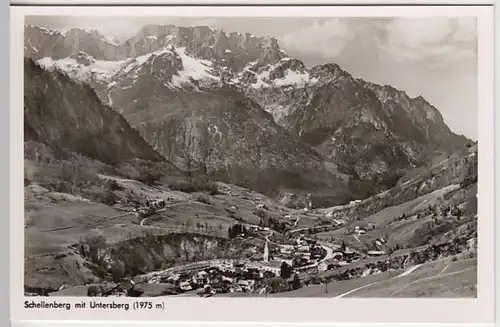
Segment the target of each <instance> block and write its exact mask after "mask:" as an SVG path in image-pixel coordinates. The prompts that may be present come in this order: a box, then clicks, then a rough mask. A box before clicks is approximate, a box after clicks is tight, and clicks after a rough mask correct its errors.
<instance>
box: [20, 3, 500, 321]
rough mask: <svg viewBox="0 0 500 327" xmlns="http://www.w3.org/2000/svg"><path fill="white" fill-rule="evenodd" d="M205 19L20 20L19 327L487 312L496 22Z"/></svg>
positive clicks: (257, 15) (470, 18)
mask: <svg viewBox="0 0 500 327" xmlns="http://www.w3.org/2000/svg"><path fill="white" fill-rule="evenodd" d="M193 8H194V7H193ZM195 9H196V10H193V11H188V8H167V7H164V8H154V7H151V8H147V9H144V8H143V9H140V7H136V8H126V7H122V8H118V7H117V8H115V9H112V8H110V7H102V8H99V7H96V8H92V7H88V8H75V7H73V8H64V9H62V8H44V9H43V8H41V7H40V8H37V9H35V8H29V9H23V10H24V11H21V10H18V14H16V15H15V17H14V18H13V20H12V22H13V23H11V24H17V25H15V26H16V28H17V29H18V31H17V34H15V35H13V36H12V40H13V41H11V42H12V43H11V47H15V48H16V49H17V50H16V51H18V52H16V53H17V55H16V56H15V57H14V59H12V60H14V61H13V64H12V66H11V71H14V69H17V70H16V71H15V72H16V74H17V75H18V77H17V79H15V80H13V82H12V87H18V88H19V90H18V91H16V92H19V96H17V95H14V98H15V99H16V100H14V101H15V102H13V104H12V106H14V108H15V109H12V110H13V111H14V110H15V112H18V113H19V114H18V116H19V117H18V118H13V119H14V120H11V126H12V123H15V124H16V126H18V127H15V128H12V127H11V131H12V133H17V134H19V136H18V138H19V141H18V144H19V150H17V151H18V156H17V158H18V159H19V163H18V164H17V165H15V167H14V168H15V169H17V170H15V171H13V173H12V174H13V175H12V176H18V177H19V178H17V177H13V179H12V183H14V184H12V183H11V188H12V193H11V194H12V196H13V197H17V196H19V199H18V201H19V204H18V205H17V206H16V207H15V209H14V210H18V211H19V213H18V217H13V216H12V214H11V222H12V221H14V223H13V227H12V228H11V235H13V234H12V233H14V232H15V233H17V234H16V235H13V237H14V238H15V239H14V240H13V241H12V242H14V243H15V245H17V246H18V250H12V252H11V260H17V261H18V262H19V263H17V262H15V263H14V261H12V262H13V266H12V267H11V269H12V270H11V271H12V272H11V274H12V276H13V277H12V278H13V279H11V285H17V286H11V291H17V293H16V294H17V295H16V296H17V298H18V300H16V301H19V303H17V302H16V304H14V306H15V308H14V310H16V311H15V312H16V314H17V315H18V316H19V317H22V314H21V313H22V312H26V314H28V313H30V314H33V316H32V317H33V319H52V318H51V317H52V316H51V313H50V312H56V311H50V310H52V309H53V310H56V309H57V308H58V309H57V314H58V317H59V314H60V316H61V317H62V316H64V317H65V318H64V319H100V318H98V317H101V314H102V315H103V316H102V317H104V315H105V316H106V318H105V319H111V317H115V318H116V319H129V318H127V317H132V316H134V317H136V318H137V319H156V320H162V319H170V320H173V321H181V320H185V319H188V318H189V317H190V314H188V313H189V310H191V311H192V315H193V316H192V317H195V316H196V317H197V318H196V319H194V320H196V321H201V320H200V319H202V317H204V321H205V320H213V319H217V320H219V316H220V317H221V318H220V319H221V320H220V321H226V320H228V319H236V318H237V317H239V315H240V314H241V312H240V313H238V312H239V311H238V310H243V309H239V308H245V307H247V306H252V307H253V308H254V309H253V311H255V313H254V314H250V313H248V317H247V318H248V319H250V320H252V321H253V320H255V319H257V320H256V321H261V320H265V321H277V320H275V319H278V318H272V317H274V316H272V315H271V313H269V314H268V313H265V312H264V311H262V310H265V309H266V308H267V309H268V310H271V307H272V308H274V309H273V310H274V311H275V314H276V315H275V316H276V317H277V316H278V314H279V315H280V317H281V318H283V317H285V320H287V321H288V320H289V321H297V319H306V318H307V317H305V316H304V317H303V318H298V317H299V315H300V314H301V313H300V312H302V315H306V312H309V313H308V314H307V315H310V316H311V317H310V318H311V319H313V320H314V321H324V322H326V321H333V320H335V319H337V320H339V321H345V322H347V321H351V320H352V319H353V317H351V316H352V314H354V315H355V316H356V315H357V314H356V313H355V311H352V310H353V309H352V308H351V311H348V308H349V307H351V306H352V304H350V305H347V302H349V301H346V299H366V300H367V301H369V299H372V300H376V301H372V302H366V303H365V304H366V308H367V309H366V310H365V309H363V308H364V307H363V306H360V307H359V310H361V311H364V310H365V312H366V315H362V316H363V317H361V318H360V319H358V320H359V322H362V321H368V320H367V319H370V318H369V317H374V316H375V315H376V313H377V312H378V313H380V314H379V316H380V317H382V316H381V314H382V313H383V311H380V310H383V309H382V308H383V307H385V308H386V309H387V306H388V305H389V306H390V307H392V308H393V310H394V311H395V312H397V313H401V314H402V312H403V311H404V310H403V309H405V308H406V309H405V310H407V311H408V312H409V314H413V316H414V317H415V319H417V318H419V319H423V320H422V321H424V320H425V319H426V318H425V316H426V315H423V314H422V313H420V314H419V313H418V310H416V307H413V309H411V308H412V306H411V305H409V304H408V303H409V302H405V300H411V299H422V300H427V301H432V300H433V299H435V300H439V301H444V302H429V303H428V305H429V308H435V309H434V310H432V309H431V310H429V309H427V310H425V309H424V311H425V312H428V315H427V317H431V316H433V315H434V317H436V316H437V314H438V313H439V312H438V311H439V310H437V307H436V306H435V305H437V303H442V305H441V309H440V311H442V312H441V313H443V312H444V313H446V312H448V313H449V314H451V313H452V312H455V313H454V314H456V315H455V317H454V318H455V320H456V319H459V318H458V317H460V316H464V317H465V316H466V315H472V314H473V313H472V311H473V310H474V308H475V309H478V310H483V315H482V316H481V317H483V318H482V319H489V318H487V317H490V316H489V311H488V313H486V310H489V309H491V308H492V307H490V305H492V303H493V302H492V299H493V298H492V296H493V295H492V294H493V293H492V292H493V291H492V289H493V286H492V285H493V284H492V281H493V278H494V275H493V261H492V260H493V247H492V244H493V240H494V238H493V219H494V212H493V205H494V201H493V199H494V196H493V193H492V192H493V161H492V160H493V143H492V140H493V127H492V126H490V125H488V124H489V123H490V122H492V119H493V109H492V107H493V100H492V99H493V95H492V85H493V83H492V78H491V79H490V75H488V74H489V73H490V72H491V71H492V68H491V67H489V66H488V65H490V61H491V62H492V59H491V58H492V55H491V53H492V50H490V48H488V46H489V45H491V43H489V41H488V40H489V39H488V37H489V36H488V34H487V32H488V31H487V30H488V28H489V26H490V25H488V24H493V23H492V21H491V22H490V21H489V20H488V17H489V16H487V15H486V14H484V13H483V12H480V10H479V9H478V11H477V12H475V11H474V10H472V9H470V10H469V11H467V10H465V9H463V10H460V11H459V10H457V11H456V12H454V11H445V9H446V8H441V10H438V8H434V9H429V10H428V14H427V15H426V14H425V13H426V12H425V11H424V9H423V8H414V9H412V8H411V7H408V8H406V9H401V11H400V12H398V11H397V10H396V8H390V9H392V10H389V9H387V10H386V11H384V10H382V9H383V8H380V9H379V10H378V11H377V9H374V11H373V12H368V11H366V10H365V11H363V10H362V9H361V8H354V7H353V8H344V9H338V10H337V11H335V10H333V9H332V10H331V11H330V12H328V11H327V10H326V9H323V10H321V8H320V7H318V8H317V10H316V14H315V12H313V9H315V8H299V7H297V8H294V9H293V8H285V7H283V8H278V7H276V8H271V7H269V8H265V7H260V8H259V7H258V6H255V7H249V8H247V9H243V7H242V8H228V7H227V8H223V6H221V7H207V8H202V7H199V8H195ZM292 9H293V10H292ZM348 9H349V10H350V11H349V10H348ZM231 10H232V11H231ZM232 12H234V14H232ZM106 13H109V15H107V14H106ZM329 13H331V14H329ZM448 13H449V14H448ZM481 15H482V16H481ZM21 20H22V22H21ZM12 26H14V25H12ZM21 26H22V27H21ZM491 26H492V25H491ZM21 29H22V31H21ZM491 33H492V32H491ZM21 48H22V49H21ZM12 51H14V50H12ZM489 51H490V52H491V53H488V52H489ZM21 57H22V58H23V59H22V60H21ZM21 61H22V62H21ZM21 76H22V77H21ZM490 84H491V85H490ZM11 92H14V91H11ZM16 94H17V93H16ZM21 107H23V112H24V114H23V116H21V115H20V112H21ZM16 130H17V131H16ZM17 134H16V135H17ZM21 140H22V141H21ZM21 149H22V150H21ZM21 160H23V161H22V162H21ZM21 176H22V178H23V180H24V184H23V186H21ZM16 183H17V184H16ZM12 185H14V186H12ZM16 185H17V186H16ZM22 199H23V200H22ZM16 212H17V211H16ZM21 214H22V215H23V218H22V217H21ZM479 249H480V251H478V250H479ZM479 252H480V254H479ZM21 267H22V268H21ZM256 299H259V300H256ZM306 299H308V300H309V301H307V302H306V301H304V300H306ZM446 299H449V300H450V301H449V302H446V301H445V300H446ZM297 300H298V301H299V302H296V301H297ZM311 300H313V302H310V301H311ZM326 300H328V301H334V302H328V303H330V304H326V303H325V302H324V301H326ZM335 300H337V301H335ZM384 300H387V301H389V300H390V301H391V302H384ZM451 300H453V301H451ZM457 300H460V301H470V302H460V301H459V302H457ZM40 301H41V302H40ZM85 301H87V302H88V303H87V304H85ZM89 301H90V302H89ZM140 301H149V302H140ZM186 301H189V302H186ZM197 301H198V302H197ZM200 301H201V302H200ZM245 301H246V302H245ZM249 301H252V302H249ZM266 301H267V302H266ZM314 301H317V302H314ZM319 301H321V306H320V302H319ZM377 301H378V302H377ZM487 301H488V302H487ZM490 301H491V303H490ZM424 302H426V301H423V302H421V303H422V305H425V303H424ZM451 302H453V303H455V305H457V306H456V309H452V310H451V311H450V309H449V308H451ZM473 302H474V303H473ZM37 303H38V304H37ZM79 303H80V304H79ZM89 303H90V307H89ZM138 303H145V304H144V305H149V306H151V307H150V308H149V309H151V310H152V311H149V313H148V311H147V310H140V309H145V308H142V307H139V308H137V307H136V306H137V305H139V304H138ZM148 303H149V304H148ZM287 303H290V304H287ZM315 303H316V304H315ZM342 303H344V304H342ZM349 303H352V302H349ZM356 303H359V302H356ZM369 303H372V305H371V307H370V305H369ZM384 303H385V304H384ZM387 303H390V304H387ZM405 303H406V304H405ZM431 303H434V305H432V304H431ZM468 303H469V304H468ZM448 304H449V305H448ZM21 305H22V306H23V307H22V308H21V307H20V306H21ZM65 305H67V307H65ZM85 305H87V307H85ZM140 305H141V306H142V305H143V304H140ZM360 305H361V304H360ZM405 305H407V306H406V307H404V306H405ZM447 305H448V306H447ZM129 306H130V307H129ZM162 306H163V307H162ZM181 306H185V307H184V309H182V310H187V311H182V310H181ZM35 307H36V308H46V309H43V310H42V309H33V308H35ZM187 307H190V309H187ZM328 307H329V308H333V307H335V308H336V311H335V313H332V312H330V309H325V308H328ZM51 308H52V309H51ZM64 308H66V309H64ZM74 308H77V309H76V310H77V311H73V310H74ZM78 308H80V309H78ZM129 308H130V309H129ZM249 308H250V307H249ZM315 308H316V309H315ZM446 308H448V309H446ZM466 308H469V309H470V310H469V311H468V310H467V309H466ZM83 309H86V310H90V309H92V310H97V311H99V312H101V313H99V312H97V311H96V312H94V311H85V310H83ZM106 309H110V310H106ZM221 309H223V311H224V312H225V313H221V312H220V310H221ZM23 310H24V311H23ZM26 310H28V311H26ZM33 310H34V311H33ZM78 310H79V311H78ZM245 310H246V309H245ZM273 310H271V311H273ZM311 310H312V311H311ZM314 310H316V311H318V314H317V315H316V314H314V313H313V311H314ZM325 310H326V311H325ZM332 310H333V309H332ZM370 310H371V311H370ZM106 311H110V312H107V313H106ZM139 311H141V312H139ZM161 311H163V312H164V313H163V314H162V313H161ZM319 311H321V312H319ZM375 311H376V312H375ZM125 312H128V313H126V314H125ZM182 312H184V313H182ZM218 312H219V313H218ZM258 312H260V313H258ZM349 312H350V313H349ZM54 314H55V313H54ZM331 314H333V315H334V316H335V317H333V316H332V317H330V318H328V317H327V316H328V315H331ZM35 316H36V317H35ZM222 316H224V317H222ZM230 316H231V317H233V318H229V317H230ZM250 316H252V317H250ZM313 316H314V317H313ZM385 316H387V315H384V317H385ZM476 316H479V315H476ZM77 317H79V318H77ZM138 317H141V318H138ZM235 317H236V318H235ZM294 317H295V318H294ZM300 317H302V316H300ZM349 317H351V318H349ZM115 318H113V319H115ZM226 318H227V319H226ZM281 318H280V319H281ZM393 318H394V317H393ZM130 319H132V318H130ZM133 319H135V318H133ZM245 319H246V318H245ZM325 319H326V320H325ZM328 319H330V320H328ZM394 319H395V318H394ZM394 319H392V318H388V320H386V321H387V322H389V321H393V320H394ZM429 319H430V318H429ZM464 319H465V318H464ZM188 320H189V319H188ZM239 320H241V317H240V318H239ZM239 320H238V321H239ZM306 320H307V319H306ZM452 320H453V319H452ZM245 321H246V320H245ZM280 321H281V320H280ZM394 321H396V320H394ZM426 321H427V320H426ZM443 321H444V320H443ZM459 321H461V322H463V321H464V320H459ZM415 322H416V321H415Z"/></svg>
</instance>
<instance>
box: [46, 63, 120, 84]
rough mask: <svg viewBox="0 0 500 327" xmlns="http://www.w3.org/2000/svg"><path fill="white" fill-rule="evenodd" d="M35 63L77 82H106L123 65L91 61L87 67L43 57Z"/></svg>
mask: <svg viewBox="0 0 500 327" xmlns="http://www.w3.org/2000/svg"><path fill="white" fill-rule="evenodd" d="M37 63H38V64H39V65H40V66H41V67H43V68H45V69H47V70H54V69H56V70H58V71H61V72H63V73H66V74H67V75H68V76H69V77H71V78H73V79H76V80H79V81H83V82H89V81H91V80H94V81H97V82H108V81H109V80H110V79H111V78H112V77H113V75H114V74H115V72H116V71H117V70H118V69H119V68H120V66H121V65H122V64H123V61H104V60H93V62H92V63H91V64H90V65H88V66H87V65H83V64H80V63H78V62H77V60H76V59H74V58H63V59H58V60H53V59H52V58H50V57H45V58H42V59H39V60H38V61H37Z"/></svg>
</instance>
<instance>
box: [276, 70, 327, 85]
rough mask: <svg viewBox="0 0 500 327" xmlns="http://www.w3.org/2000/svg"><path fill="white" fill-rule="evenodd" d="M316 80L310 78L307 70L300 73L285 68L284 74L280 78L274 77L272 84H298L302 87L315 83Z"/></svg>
mask: <svg viewBox="0 0 500 327" xmlns="http://www.w3.org/2000/svg"><path fill="white" fill-rule="evenodd" d="M317 81H318V80H317V79H315V78H311V75H310V74H309V73H307V72H304V73H301V72H297V71H293V70H290V69H287V71H286V73H285V76H284V77H283V78H281V79H275V80H274V81H273V84H274V85H276V86H298V87H303V86H305V85H306V84H312V83H316V82H317Z"/></svg>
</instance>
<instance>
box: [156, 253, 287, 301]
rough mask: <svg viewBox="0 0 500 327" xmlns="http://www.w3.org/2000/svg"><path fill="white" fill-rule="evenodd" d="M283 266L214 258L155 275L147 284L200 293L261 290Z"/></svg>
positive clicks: (277, 274)
mask: <svg viewBox="0 0 500 327" xmlns="http://www.w3.org/2000/svg"><path fill="white" fill-rule="evenodd" d="M279 273H280V267H277V266H276V265H272V262H268V263H263V264H258V263H252V262H246V263H242V262H238V261H235V260H214V261H213V262H206V263H202V264H196V265H186V266H184V267H183V268H181V269H179V270H177V271H171V272H170V273H169V274H167V275H164V276H154V277H153V278H151V279H149V280H148V283H171V284H174V285H176V288H177V289H178V291H180V292H191V291H193V292H194V291H196V292H198V293H200V294H215V293H235V292H249V293H253V292H256V291H259V289H260V288H262V287H263V286H262V285H263V284H264V283H263V281H264V280H265V279H269V278H275V277H277V276H279Z"/></svg>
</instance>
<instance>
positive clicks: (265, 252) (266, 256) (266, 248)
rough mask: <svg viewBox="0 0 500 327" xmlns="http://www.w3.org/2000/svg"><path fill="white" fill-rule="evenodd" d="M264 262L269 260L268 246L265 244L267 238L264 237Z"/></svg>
mask: <svg viewBox="0 0 500 327" xmlns="http://www.w3.org/2000/svg"><path fill="white" fill-rule="evenodd" d="M262 261H264V262H268V261H269V247H268V245H267V239H266V245H264V258H263V259H262Z"/></svg>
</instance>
